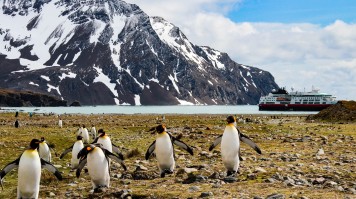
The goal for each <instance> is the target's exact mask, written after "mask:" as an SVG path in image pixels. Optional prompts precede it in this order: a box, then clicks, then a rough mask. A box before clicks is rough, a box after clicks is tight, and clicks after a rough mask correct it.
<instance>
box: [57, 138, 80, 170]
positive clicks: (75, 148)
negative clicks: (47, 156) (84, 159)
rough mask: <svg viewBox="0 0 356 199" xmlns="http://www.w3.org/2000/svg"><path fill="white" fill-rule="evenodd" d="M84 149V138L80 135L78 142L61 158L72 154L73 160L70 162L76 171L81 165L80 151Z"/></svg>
mask: <svg viewBox="0 0 356 199" xmlns="http://www.w3.org/2000/svg"><path fill="white" fill-rule="evenodd" d="M83 148H84V144H83V137H82V136H80V135H79V136H77V141H76V142H75V143H74V144H73V145H72V146H71V147H69V148H67V149H66V150H65V151H64V152H63V153H62V154H61V156H60V157H59V158H60V159H62V158H63V157H64V156H65V155H66V154H67V153H69V152H72V159H71V161H70V163H71V168H72V169H76V168H78V165H79V158H78V157H77V156H78V153H79V151H80V150H82V149H83Z"/></svg>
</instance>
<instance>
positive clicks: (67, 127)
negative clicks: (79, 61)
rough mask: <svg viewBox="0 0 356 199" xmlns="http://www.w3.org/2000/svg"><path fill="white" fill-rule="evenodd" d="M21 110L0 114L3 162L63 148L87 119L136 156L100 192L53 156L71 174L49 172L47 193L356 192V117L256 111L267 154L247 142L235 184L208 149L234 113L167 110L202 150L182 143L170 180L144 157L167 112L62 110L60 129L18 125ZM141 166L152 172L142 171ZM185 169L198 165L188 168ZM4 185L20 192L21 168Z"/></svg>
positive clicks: (251, 127)
mask: <svg viewBox="0 0 356 199" xmlns="http://www.w3.org/2000/svg"><path fill="white" fill-rule="evenodd" d="M14 115H15V114H14V113H1V114H0V167H1V168H3V167H4V166H5V165H6V164H7V163H9V162H11V161H13V160H15V159H16V158H17V157H18V156H19V155H20V154H21V153H22V152H23V150H24V149H25V147H27V146H28V145H29V142H30V141H31V139H33V138H40V137H42V136H44V137H45V138H46V140H47V141H48V142H49V143H52V144H54V145H55V150H56V151H57V153H58V154H60V153H61V152H63V151H64V150H65V149H66V148H67V147H69V146H71V145H72V144H73V143H74V141H75V132H76V130H77V128H78V127H79V126H80V125H82V124H85V125H86V126H87V127H90V126H91V124H94V125H95V126H96V128H97V129H99V128H103V129H104V130H105V131H106V132H107V133H108V134H109V135H110V136H111V138H112V141H113V143H115V144H116V145H118V146H119V147H120V148H121V150H122V151H123V153H124V154H126V155H127V154H129V153H131V155H130V156H132V157H129V158H127V159H126V160H125V164H126V166H127V167H128V171H127V172H124V171H123V169H122V168H121V167H120V166H119V165H118V164H116V163H113V164H112V169H111V176H112V178H111V184H110V188H109V189H107V190H106V191H105V192H104V193H98V194H92V193H91V191H92V187H91V183H90V177H89V175H88V174H86V173H82V174H81V176H80V178H76V177H75V173H74V172H71V171H70V165H69V163H70V157H71V154H68V155H67V156H66V157H65V158H64V159H62V160H60V159H59V157H54V158H53V164H54V165H56V166H57V167H59V170H60V171H62V172H63V177H64V179H63V181H57V180H56V178H55V177H54V176H53V175H51V174H50V173H49V172H47V171H45V170H43V173H42V178H41V188H40V197H41V198H46V197H52V198H87V197H93V198H96V197H97V198H100V197H101V198H115V197H118V195H119V194H120V191H121V190H129V191H131V195H132V196H133V197H134V198H198V197H200V196H201V194H202V193H203V194H207V195H210V197H214V198H234V197H235V198H253V197H261V198H266V197H267V196H269V195H271V194H280V195H283V196H284V197H285V198H301V197H302V196H304V197H308V198H356V195H355V193H356V191H355V193H353V191H354V190H355V188H356V172H355V171H356V168H355V165H356V155H355V151H356V124H355V123H350V124H337V123H336V124H331V123H308V122H305V116H278V117H275V116H273V117H272V116H263V115H252V116H249V118H251V119H252V121H253V122H248V123H238V126H239V128H240V130H241V131H242V132H244V133H245V134H246V135H248V136H249V137H250V138H252V139H253V140H254V141H255V142H256V143H257V144H258V145H259V146H260V148H261V149H262V152H263V154H262V155H258V154H257V153H255V151H253V150H252V149H251V148H250V147H248V146H247V145H246V144H242V145H241V147H242V151H241V152H242V156H243V157H244V159H245V160H244V161H242V162H241V166H240V174H239V175H237V176H236V182H233V183H229V182H226V179H225V176H224V175H225V169H224V166H223V164H222V162H221V156H220V147H216V149H214V150H213V151H212V152H209V151H208V148H209V146H210V144H211V142H212V141H214V139H215V138H216V137H217V136H219V135H220V134H222V132H223V129H224V127H225V118H226V117H227V115H166V116H165V120H164V121H163V122H164V123H165V124H166V126H167V127H168V130H169V131H171V132H172V133H173V134H174V135H175V136H177V135H179V134H182V136H183V137H182V138H181V140H183V141H184V142H186V143H187V144H189V145H191V146H193V148H194V153H195V154H194V156H190V155H189V154H188V153H186V152H184V151H182V150H180V149H179V148H178V147H176V156H177V157H176V160H177V162H176V165H177V166H176V169H175V173H174V174H172V175H168V176H166V177H165V178H160V177H159V175H158V172H157V162H156V160H155V158H154V157H153V158H151V159H150V160H149V161H145V160H144V154H145V152H146V150H147V147H148V146H149V145H150V144H151V143H152V142H153V141H154V139H155V135H153V134H151V132H149V130H150V129H151V128H152V127H155V126H156V125H157V124H160V123H161V122H162V117H161V115H141V114H135V115H62V116H61V118H62V120H63V123H64V124H63V128H59V127H58V126H57V121H58V116H56V115H50V116H44V115H34V116H32V117H31V118H30V117H29V116H28V115H27V114H25V113H20V115H19V121H20V124H21V127H20V128H18V129H16V128H14V127H13V123H14V121H15V117H14ZM320 149H323V151H324V153H322V152H321V151H320ZM133 151H136V152H135V153H133ZM318 151H319V154H318ZM52 155H53V156H54V154H52ZM137 166H143V167H144V168H147V170H144V171H136V167H137ZM184 168H197V170H196V171H194V172H193V173H191V174H188V173H187V172H186V171H184ZM189 180H190V181H189ZM188 181H189V182H191V183H188V184H187V182H188ZM299 181H300V182H299ZM335 183H336V184H335ZM3 184H4V190H2V191H0V198H14V197H15V195H16V186H17V170H14V171H12V172H10V173H9V174H8V175H7V176H5V178H4V183H3ZM205 192H206V193H205Z"/></svg>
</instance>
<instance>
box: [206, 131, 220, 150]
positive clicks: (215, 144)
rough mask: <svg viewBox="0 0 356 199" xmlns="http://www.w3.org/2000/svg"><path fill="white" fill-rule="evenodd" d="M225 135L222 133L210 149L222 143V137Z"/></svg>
mask: <svg viewBox="0 0 356 199" xmlns="http://www.w3.org/2000/svg"><path fill="white" fill-rule="evenodd" d="M222 136H223V135H220V136H219V137H217V138H216V139H215V140H214V142H213V143H212V144H211V145H210V147H209V151H211V150H213V149H214V148H215V147H216V146H218V145H219V144H220V143H221V139H222Z"/></svg>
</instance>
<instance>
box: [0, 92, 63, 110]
mask: <svg viewBox="0 0 356 199" xmlns="http://www.w3.org/2000/svg"><path fill="white" fill-rule="evenodd" d="M0 106H11V107H22V106H36V107H41V106H67V101H63V100H60V99H58V98H57V97H53V96H49V95H45V94H41V93H34V92H31V91H13V90H7V89H0Z"/></svg>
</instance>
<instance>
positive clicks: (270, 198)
mask: <svg viewBox="0 0 356 199" xmlns="http://www.w3.org/2000/svg"><path fill="white" fill-rule="evenodd" d="M266 199H285V196H284V195H282V194H278V193H274V194H271V195H268V196H267V197H266Z"/></svg>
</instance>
